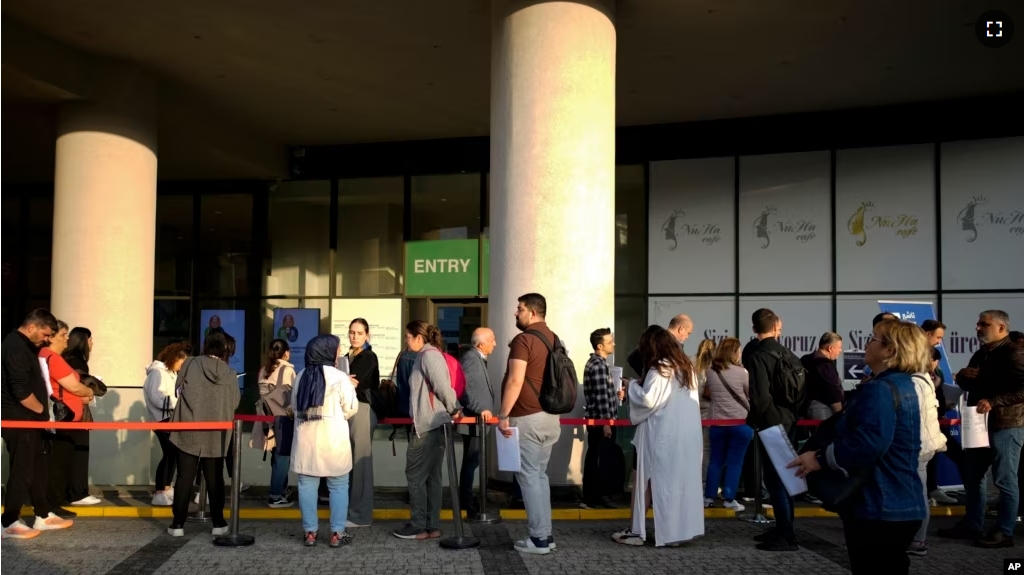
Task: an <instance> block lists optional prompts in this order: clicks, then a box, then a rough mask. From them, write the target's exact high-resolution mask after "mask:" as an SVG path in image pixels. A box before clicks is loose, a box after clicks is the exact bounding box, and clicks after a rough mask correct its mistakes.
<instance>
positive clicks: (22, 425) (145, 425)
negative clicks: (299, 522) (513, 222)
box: [0, 414, 961, 431]
mask: <svg viewBox="0 0 1025 575" xmlns="http://www.w3.org/2000/svg"><path fill="white" fill-rule="evenodd" d="M235 420H236V421H252V422H257V421H259V422H263V423H273V422H274V418H273V417H271V416H269V415H243V414H239V415H236V416H235ZM379 423H380V424H381V425H412V424H413V420H412V419H410V418H408V417H389V418H385V419H382V420H381V421H380V422H379ZM455 423H462V424H471V425H475V424H476V423H477V419H476V418H474V417H463V418H461V419H459V420H457V421H455ZM559 423H560V424H561V425H569V426H580V425H588V426H597V425H610V426H613V427H632V426H633V423H631V422H630V420H629V419H585V418H575V417H567V418H561V419H559ZM820 423H822V422H821V421H817V420H814V419H801V420H798V421H797V425H798V426H800V427H816V426H818V425H819V424H820ZM959 423H961V420H960V419H946V418H944V419H941V420H940V425H957V424H959ZM497 424H498V419H497V418H494V417H493V418H491V419H490V420H488V425H497ZM701 425H702V426H704V427H725V426H734V425H744V420H743V419H703V420H701ZM0 426H2V427H6V428H11V429H87V430H89V429H96V430H103V431H119V430H128V431H230V430H231V427H232V423H231V422H230V421H199V422H193V423H162V422H143V421H90V422H88V423H86V422H82V421H71V422H58V421H10V420H8V421H4V422H2V423H0Z"/></svg>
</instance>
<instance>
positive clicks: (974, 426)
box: [958, 393, 989, 449]
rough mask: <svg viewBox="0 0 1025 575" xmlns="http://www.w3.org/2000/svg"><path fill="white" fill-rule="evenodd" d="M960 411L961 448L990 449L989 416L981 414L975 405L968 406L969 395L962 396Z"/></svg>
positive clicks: (959, 404)
mask: <svg viewBox="0 0 1025 575" xmlns="http://www.w3.org/2000/svg"><path fill="white" fill-rule="evenodd" d="M958 411H959V412H960V414H961V448H962V449H976V448H979V447H989V414H988V413H979V410H978V408H976V407H975V406H974V405H968V394H967V393H966V394H964V395H962V396H961V400H960V402H959V403H958Z"/></svg>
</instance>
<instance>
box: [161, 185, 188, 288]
mask: <svg viewBox="0 0 1025 575" xmlns="http://www.w3.org/2000/svg"><path fill="white" fill-rule="evenodd" d="M194 229H195V228H194V226H193V212H192V196H157V242H156V243H157V253H156V266H155V270H154V285H155V290H156V294H157V295H158V296H161V295H166V296H175V295H189V294H190V293H191V292H192V253H193V246H194V243H195V242H194V241H193V233H194Z"/></svg>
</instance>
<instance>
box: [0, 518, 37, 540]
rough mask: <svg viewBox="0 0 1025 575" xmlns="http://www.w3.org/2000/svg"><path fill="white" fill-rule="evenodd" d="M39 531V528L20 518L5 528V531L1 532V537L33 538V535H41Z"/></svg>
mask: <svg viewBox="0 0 1025 575" xmlns="http://www.w3.org/2000/svg"><path fill="white" fill-rule="evenodd" d="M39 533H40V531H39V530H38V529H33V528H31V527H29V526H28V525H25V522H24V521H22V520H21V519H19V520H17V521H15V522H14V523H11V524H10V525H8V526H7V527H6V528H4V530H3V532H2V533H0V537H2V538H3V539H32V538H33V537H39Z"/></svg>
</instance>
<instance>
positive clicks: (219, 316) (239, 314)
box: [199, 309, 246, 388]
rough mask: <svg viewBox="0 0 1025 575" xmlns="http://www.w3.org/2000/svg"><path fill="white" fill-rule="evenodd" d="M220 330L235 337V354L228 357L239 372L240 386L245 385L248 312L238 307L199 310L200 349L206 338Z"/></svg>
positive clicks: (229, 361)
mask: <svg viewBox="0 0 1025 575" xmlns="http://www.w3.org/2000/svg"><path fill="white" fill-rule="evenodd" d="M217 331H220V332H222V333H224V334H227V335H230V336H231V337H233V338H235V355H233V356H231V357H230V358H228V365H230V366H231V368H232V369H234V370H235V371H236V372H238V374H239V376H240V377H239V378H238V386H239V387H240V388H242V387H245V384H244V382H243V380H244V379H245V377H244V374H245V365H246V312H244V311H242V310H237V309H204V310H201V311H200V312H199V349H200V350H202V349H203V344H204V343H206V338H207V336H208V335H210V334H211V333H214V332H217Z"/></svg>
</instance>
